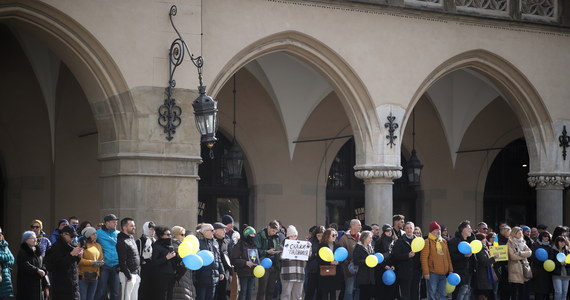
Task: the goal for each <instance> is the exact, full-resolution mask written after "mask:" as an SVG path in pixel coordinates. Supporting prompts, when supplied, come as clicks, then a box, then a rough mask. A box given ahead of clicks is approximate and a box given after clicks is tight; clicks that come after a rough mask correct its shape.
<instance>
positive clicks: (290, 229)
mask: <svg viewBox="0 0 570 300" xmlns="http://www.w3.org/2000/svg"><path fill="white" fill-rule="evenodd" d="M298 235H299V232H297V228H295V226H293V225H289V227H287V236H298Z"/></svg>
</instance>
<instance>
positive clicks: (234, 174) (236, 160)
mask: <svg viewBox="0 0 570 300" xmlns="http://www.w3.org/2000/svg"><path fill="white" fill-rule="evenodd" d="M236 94H237V90H236V75H235V74H234V90H233V95H234V121H233V124H234V138H233V140H232V146H231V148H230V150H229V151H228V153H227V154H226V166H227V168H228V176H229V178H230V179H241V170H242V168H243V160H244V157H243V153H242V151H241V148H240V147H239V146H238V144H237V143H236V123H237V122H236Z"/></svg>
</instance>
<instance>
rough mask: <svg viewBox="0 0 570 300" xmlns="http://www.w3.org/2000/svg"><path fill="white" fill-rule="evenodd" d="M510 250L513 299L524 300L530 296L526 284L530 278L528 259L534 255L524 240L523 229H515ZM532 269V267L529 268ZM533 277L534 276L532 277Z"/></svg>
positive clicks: (510, 278) (509, 264)
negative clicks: (527, 267) (526, 270)
mask: <svg viewBox="0 0 570 300" xmlns="http://www.w3.org/2000/svg"><path fill="white" fill-rule="evenodd" d="M507 246H508V249H509V263H508V266H509V283H510V284H511V299H524V297H525V296H526V295H528V290H527V289H526V285H525V282H527V281H528V280H529V279H530V278H529V276H528V275H525V270H524V269H523V268H526V266H528V261H527V258H528V257H530V256H531V255H532V251H531V250H530V248H529V247H528V246H527V245H526V242H525V240H524V239H523V233H522V229H521V228H520V227H517V226H515V227H513V229H512V230H511V237H510V239H509V242H508V243H507ZM529 268H530V267H529ZM531 277H532V276H531Z"/></svg>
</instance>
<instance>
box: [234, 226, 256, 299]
mask: <svg viewBox="0 0 570 300" xmlns="http://www.w3.org/2000/svg"><path fill="white" fill-rule="evenodd" d="M254 239H255V229H254V228H253V227H250V226H248V227H246V228H245V229H244V230H243V237H242V238H241V239H240V240H239V241H238V243H237V244H236V245H235V246H234V247H233V248H232V250H231V254H230V260H231V263H232V265H233V266H234V270H235V272H236V274H237V275H238V277H239V284H240V291H239V297H238V299H239V300H251V291H252V288H253V281H254V280H255V277H253V267H255V266H257V265H259V255H258V254H257V247H256V246H255V242H254Z"/></svg>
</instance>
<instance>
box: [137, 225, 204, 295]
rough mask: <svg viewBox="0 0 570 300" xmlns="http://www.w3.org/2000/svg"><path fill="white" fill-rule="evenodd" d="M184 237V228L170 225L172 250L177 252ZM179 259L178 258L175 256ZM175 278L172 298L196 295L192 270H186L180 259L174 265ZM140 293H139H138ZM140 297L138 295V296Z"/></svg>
mask: <svg viewBox="0 0 570 300" xmlns="http://www.w3.org/2000/svg"><path fill="white" fill-rule="evenodd" d="M184 237H186V229H185V228H184V227H181V226H174V227H172V245H173V247H174V252H176V253H178V246H180V244H181V243H182V241H184ZM176 259H178V260H179V258H176ZM175 272H176V278H175V281H174V290H173V294H172V299H174V300H192V299H194V297H195V296H196V289H195V288H194V282H193V280H192V271H190V270H187V269H186V267H185V266H184V264H183V263H182V261H180V263H178V264H177V266H176V270H175ZM139 290H140V289H139ZM139 295H140V294H139ZM139 299H140V297H139Z"/></svg>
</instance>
